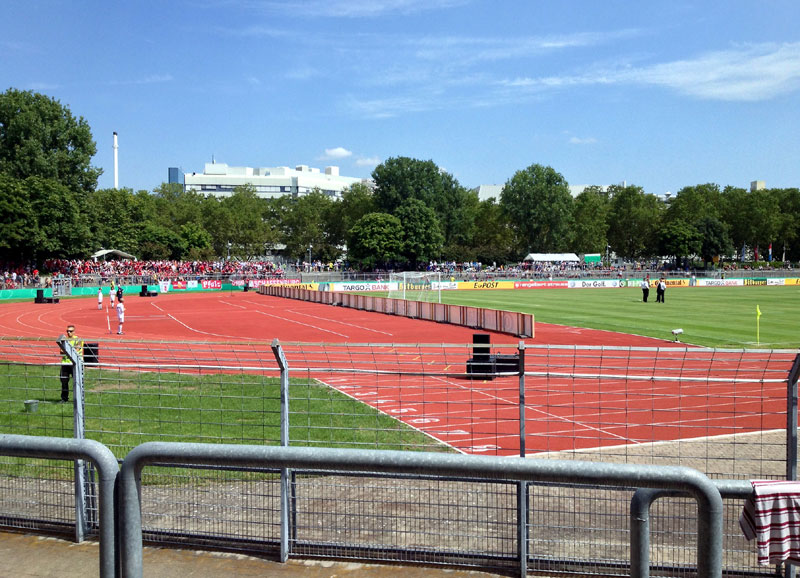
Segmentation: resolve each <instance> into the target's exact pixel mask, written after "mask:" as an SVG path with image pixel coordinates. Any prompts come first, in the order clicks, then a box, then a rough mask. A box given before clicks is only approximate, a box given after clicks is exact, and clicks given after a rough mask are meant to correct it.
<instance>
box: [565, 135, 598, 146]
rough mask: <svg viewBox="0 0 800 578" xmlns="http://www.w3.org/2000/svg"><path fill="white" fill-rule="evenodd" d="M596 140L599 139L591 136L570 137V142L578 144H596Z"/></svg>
mask: <svg viewBox="0 0 800 578" xmlns="http://www.w3.org/2000/svg"><path fill="white" fill-rule="evenodd" d="M596 142H597V139H596V138H594V137H591V136H590V137H586V138H580V137H577V136H573V137H571V138H570V139H569V144H576V145H585V144H595V143H596Z"/></svg>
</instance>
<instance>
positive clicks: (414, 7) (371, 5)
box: [255, 0, 469, 18]
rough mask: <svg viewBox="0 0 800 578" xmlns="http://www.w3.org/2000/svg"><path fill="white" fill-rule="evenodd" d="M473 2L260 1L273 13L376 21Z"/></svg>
mask: <svg viewBox="0 0 800 578" xmlns="http://www.w3.org/2000/svg"><path fill="white" fill-rule="evenodd" d="M468 2H469V0H284V1H267V2H260V3H259V2H256V3H255V5H256V6H261V7H262V8H264V9H266V10H268V11H270V12H280V13H282V14H290V15H292V16H302V17H311V18H314V17H324V18H331V17H333V18H375V17H380V16H384V15H387V14H415V13H418V12H427V11H431V10H440V9H446V8H452V7H455V6H461V5H464V4H467V3H468Z"/></svg>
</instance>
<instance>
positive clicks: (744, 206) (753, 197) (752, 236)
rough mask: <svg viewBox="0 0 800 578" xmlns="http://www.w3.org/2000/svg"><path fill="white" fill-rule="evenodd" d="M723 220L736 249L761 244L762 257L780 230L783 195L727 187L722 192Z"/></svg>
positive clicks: (759, 245) (769, 191)
mask: <svg viewBox="0 0 800 578" xmlns="http://www.w3.org/2000/svg"><path fill="white" fill-rule="evenodd" d="M722 197H723V203H722V206H723V209H722V215H723V220H724V222H725V223H726V224H727V225H728V228H729V231H730V234H731V238H732V240H733V243H734V247H735V249H736V251H737V252H738V251H740V250H741V248H742V246H744V245H746V246H748V247H751V248H756V247H758V248H759V259H761V258H762V256H764V255H766V253H767V247H768V246H769V243H771V242H772V241H773V240H775V239H777V238H778V236H779V233H780V227H781V223H782V217H781V215H780V208H781V207H780V195H779V194H777V193H775V192H773V191H772V190H760V191H746V190H745V189H741V188H735V187H726V188H725V189H724V190H723V192H722Z"/></svg>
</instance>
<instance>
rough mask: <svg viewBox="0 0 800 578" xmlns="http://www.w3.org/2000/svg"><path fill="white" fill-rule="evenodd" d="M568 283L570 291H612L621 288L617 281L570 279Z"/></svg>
mask: <svg viewBox="0 0 800 578" xmlns="http://www.w3.org/2000/svg"><path fill="white" fill-rule="evenodd" d="M568 283H569V288H570V289H613V288H615V287H620V286H621V285H620V281H619V279H593V280H589V279H586V280H582V279H570V280H569V281H568Z"/></svg>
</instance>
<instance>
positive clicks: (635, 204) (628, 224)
mask: <svg viewBox="0 0 800 578" xmlns="http://www.w3.org/2000/svg"><path fill="white" fill-rule="evenodd" d="M609 195H610V197H611V208H610V211H609V221H608V222H609V227H608V242H609V244H610V245H611V249H612V250H613V251H614V252H615V253H616V254H617V255H618V256H620V257H623V258H629V259H638V258H642V257H651V256H653V255H657V254H658V253H659V244H658V235H657V231H658V229H659V227H660V225H661V214H662V212H663V210H664V205H663V203H661V202H660V201H659V200H658V199H657V198H656V197H655V196H654V195H648V194H646V193H645V192H644V190H643V189H642V188H641V187H637V186H633V185H628V186H624V187H623V186H620V185H613V186H611V187H609Z"/></svg>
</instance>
